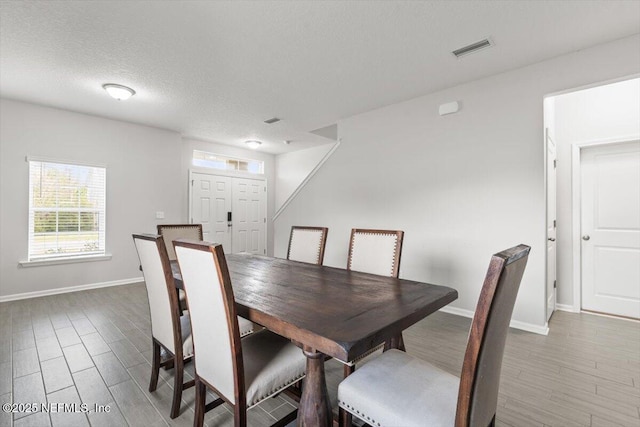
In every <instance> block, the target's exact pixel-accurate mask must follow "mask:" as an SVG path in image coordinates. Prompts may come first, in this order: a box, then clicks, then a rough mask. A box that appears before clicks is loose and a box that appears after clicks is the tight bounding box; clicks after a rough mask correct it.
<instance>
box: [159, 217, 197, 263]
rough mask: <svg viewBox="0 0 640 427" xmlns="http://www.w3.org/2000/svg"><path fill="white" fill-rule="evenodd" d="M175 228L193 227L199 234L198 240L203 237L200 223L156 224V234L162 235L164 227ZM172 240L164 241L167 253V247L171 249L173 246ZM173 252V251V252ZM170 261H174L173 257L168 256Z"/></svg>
mask: <svg viewBox="0 0 640 427" xmlns="http://www.w3.org/2000/svg"><path fill="white" fill-rule="evenodd" d="M176 228H191V229H195V230H196V231H197V232H198V234H199V236H200V237H199V238H198V240H202V239H203V233H202V224H158V225H157V230H158V234H159V235H161V236H163V235H164V230H165V229H176ZM172 244H173V242H170V241H168V242H165V245H166V248H167V254H169V253H170V251H169V248H171V250H173V246H172ZM174 254H175V252H174ZM169 260H170V261H175V259H171V258H169Z"/></svg>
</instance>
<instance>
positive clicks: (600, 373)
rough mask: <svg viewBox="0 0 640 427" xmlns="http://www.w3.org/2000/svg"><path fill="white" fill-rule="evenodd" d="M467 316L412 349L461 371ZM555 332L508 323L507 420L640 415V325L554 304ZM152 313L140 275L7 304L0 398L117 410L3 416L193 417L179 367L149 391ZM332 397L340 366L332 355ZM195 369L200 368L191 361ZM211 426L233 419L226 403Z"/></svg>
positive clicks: (264, 417) (434, 327)
mask: <svg viewBox="0 0 640 427" xmlns="http://www.w3.org/2000/svg"><path fill="white" fill-rule="evenodd" d="M469 324H470V319H466V318H462V317H458V316H454V315H450V314H446V313H436V314H434V315H432V316H430V317H429V318H428V319H425V320H424V321H422V322H420V323H419V324H417V325H415V326H413V327H412V328H410V329H409V330H407V331H406V332H405V335H404V336H405V342H406V345H407V350H408V352H409V353H410V354H413V355H415V356H418V357H421V358H424V359H426V360H429V361H430V362H432V363H433V364H435V365H437V366H439V367H441V368H443V369H445V370H447V371H449V372H451V373H455V374H456V375H457V374H459V372H460V367H461V365H462V358H463V352H464V347H465V344H466V339H467V333H468V329H469ZM550 329H551V331H550V333H549V335H548V336H541V335H536V334H532V333H527V332H522V331H517V330H513V329H512V330H511V331H510V332H509V337H508V340H507V347H506V351H505V357H504V363H503V370H502V378H501V384H500V396H499V400H498V413H497V421H498V422H497V424H498V425H499V426H513V427H521V426H524V427H526V426H538V427H542V426H563V427H564V426H569V427H571V426H593V427H597V426H629V427H639V426H640V324H639V323H637V322H631V321H625V320H618V319H611V318H605V317H597V316H593V315H586V314H572V313H565V312H556V313H555V314H554V316H553V318H552V319H551V325H550ZM150 342H151V338H150V320H149V314H148V305H147V299H146V293H145V289H144V286H143V285H142V284H136V285H127V286H119V287H113V288H104V289H98V290H91V291H83V292H75V293H69V294H63V295H56V296H50V297H43V298H34V299H29V300H22V301H14V302H8V303H2V304H0V401H1V403H6V402H15V403H17V402H25V403H26V402H47V401H48V402H57V403H74V402H75V403H80V402H83V403H86V404H89V405H90V406H93V405H94V404H100V405H109V406H110V408H111V410H110V412H108V413H90V414H88V415H87V414H82V413H78V414H68V413H49V414H46V413H35V414H30V415H29V414H14V416H13V417H12V416H11V415H10V414H7V413H5V412H2V413H0V426H11V425H14V426H16V427H17V426H38V427H40V426H48V425H53V426H76V425H77V426H83V425H84V426H86V425H92V426H120V425H122V426H126V425H130V426H145V427H146V426H155V425H158V426H166V425H171V426H173V425H178V426H183V425H185V426H187V425H188V426H190V425H192V423H193V400H194V390H193V388H191V389H189V390H187V391H185V393H184V394H183V400H184V402H183V410H182V413H181V415H180V417H178V418H176V419H175V420H171V419H170V418H169V416H168V414H169V408H170V405H171V403H170V402H171V396H172V384H173V383H172V372H171V371H162V372H161V380H160V382H159V384H158V389H157V391H156V392H154V393H149V392H148V391H147V386H148V381H149V375H150V370H151V367H150V364H149V360H150V357H151V348H150ZM326 369H327V382H328V388H329V393H330V394H331V396H332V399H333V405H334V408H335V394H336V388H337V384H338V382H339V381H340V378H341V375H342V365H339V364H338V363H337V362H335V361H329V362H327V366H326ZM187 371H188V372H191V373H192V367H191V366H188V367H187ZM292 409H293V406H292V404H291V402H290V401H289V400H287V399H286V398H283V397H277V398H273V399H269V400H268V401H266V402H264V403H262V404H261V405H260V406H259V407H256V408H254V409H251V410H250V411H249V423H250V425H251V426H266V425H270V424H271V423H272V422H273V421H274V420H275V419H276V418H279V417H281V416H283V415H285V414H286V413H287V412H289V411H291V410H292ZM205 422H206V424H207V425H208V426H232V425H233V417H232V414H231V412H230V411H229V409H228V408H227V407H226V406H223V407H219V408H217V409H216V410H214V411H212V412H210V413H208V414H207V416H206V418H205Z"/></svg>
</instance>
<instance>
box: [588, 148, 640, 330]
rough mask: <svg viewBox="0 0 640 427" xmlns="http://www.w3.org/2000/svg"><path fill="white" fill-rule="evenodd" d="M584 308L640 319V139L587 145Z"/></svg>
mask: <svg viewBox="0 0 640 427" xmlns="http://www.w3.org/2000/svg"><path fill="white" fill-rule="evenodd" d="M580 163H581V217H582V218H581V232H582V242H581V243H582V254H581V257H582V258H581V262H582V267H581V268H582V270H581V271H582V308H583V309H584V310H591V311H597V312H601V313H608V314H614V315H619V316H627V317H633V318H640V141H634V142H629V143H624V144H609V145H603V146H597V147H592V148H583V149H582V150H581V157H580Z"/></svg>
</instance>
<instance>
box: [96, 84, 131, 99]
mask: <svg viewBox="0 0 640 427" xmlns="http://www.w3.org/2000/svg"><path fill="white" fill-rule="evenodd" d="M102 88H103V89H104V90H106V91H107V93H108V94H109V95H111V96H112V97H113V98H115V99H117V100H118V101H124V100H125V99H129V98H131V97H132V96H133V95H135V94H136V91H135V90H133V89H131V88H130V87H126V86H122V85H117V84H115V83H105V84H103V85H102Z"/></svg>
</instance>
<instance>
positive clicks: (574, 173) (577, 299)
mask: <svg viewBox="0 0 640 427" xmlns="http://www.w3.org/2000/svg"><path fill="white" fill-rule="evenodd" d="M638 139H640V135H624V136H617V137H612V138H606V139H598V140H591V141H583V142H574V143H573V144H571V221H572V223H573V226H572V232H571V240H572V253H573V307H572V310H571V311H572V312H574V313H579V312H580V310H581V308H582V268H581V264H582V243H581V240H580V239H581V234H582V212H581V210H582V206H581V205H582V203H581V201H582V200H581V199H582V196H581V193H582V187H581V184H582V183H581V180H582V179H581V176H582V173H581V162H580V154H581V150H582V149H583V148H589V147H597V146H602V145H613V144H624V143H627V142H634V141H637V140H638Z"/></svg>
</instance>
